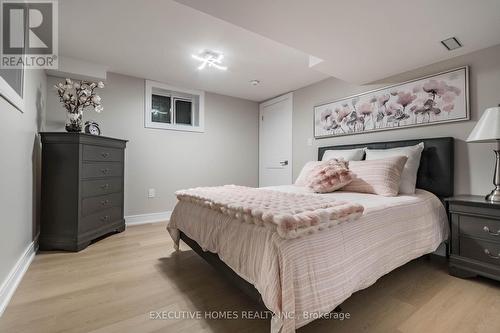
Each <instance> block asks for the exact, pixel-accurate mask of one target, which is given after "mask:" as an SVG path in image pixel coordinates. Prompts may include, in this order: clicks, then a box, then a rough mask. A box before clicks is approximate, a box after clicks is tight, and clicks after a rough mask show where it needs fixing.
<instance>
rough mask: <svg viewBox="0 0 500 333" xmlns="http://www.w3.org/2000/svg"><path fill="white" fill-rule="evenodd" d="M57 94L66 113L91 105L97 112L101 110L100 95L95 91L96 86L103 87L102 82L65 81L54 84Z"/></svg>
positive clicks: (80, 110)
mask: <svg viewBox="0 0 500 333" xmlns="http://www.w3.org/2000/svg"><path fill="white" fill-rule="evenodd" d="M54 88H56V89H57V93H58V94H59V99H60V101H61V102H62V103H63V105H64V107H65V108H66V110H67V111H68V113H73V114H78V113H81V112H82V111H83V109H85V108H86V107H89V106H91V107H93V108H94V110H95V111H96V112H97V113H100V112H101V111H102V110H103V107H102V105H101V97H99V95H98V94H97V93H96V92H95V89H96V88H101V89H102V88H104V83H102V82H101V81H99V82H97V83H96V82H89V81H74V82H73V81H72V80H71V79H66V81H65V82H64V83H63V82H60V83H58V84H57V85H55V86H54Z"/></svg>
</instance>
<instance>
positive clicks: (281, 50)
mask: <svg viewBox="0 0 500 333" xmlns="http://www.w3.org/2000/svg"><path fill="white" fill-rule="evenodd" d="M59 13H60V14H59V26H60V29H59V30H60V37H59V46H60V55H61V56H64V57H70V58H75V59H81V60H85V61H88V62H92V63H97V64H103V65H106V66H107V67H108V70H109V71H111V72H116V73H121V74H126V75H131V76H136V77H140V78H146V79H150V80H156V81H161V82H165V83H168V84H171V85H177V86H180V87H186V88H192V89H202V90H206V91H211V92H215V93H220V94H225V95H230V96H236V97H241V98H245V99H249V100H254V101H263V100H266V99H268V98H270V97H274V96H277V95H279V94H281V93H284V92H288V91H292V90H295V89H298V88H300V87H303V86H306V85H309V84H311V83H313V82H317V81H319V80H322V79H324V78H326V77H327V75H325V74H323V73H320V72H318V71H315V70H313V69H310V68H309V66H308V61H309V57H308V55H307V54H305V53H303V52H301V51H298V50H296V49H294V48H291V47H288V46H285V45H283V44H280V43H278V42H275V41H272V40H270V39H269V38H266V37H263V36H260V35H258V34H255V33H253V32H250V31H248V30H245V29H243V28H240V27H237V26H235V25H233V24H230V23H227V22H225V21H223V20H220V19H218V18H215V17H212V16H210V15H207V14H205V13H202V12H200V11H198V10H194V9H192V8H190V7H187V6H184V5H182V4H179V3H176V2H173V1H163V0H143V1H123V0H106V1H102V0H86V1H81V0H64V1H59ZM205 48H208V49H213V50H217V51H221V52H223V53H224V55H225V58H224V65H227V66H228V70H227V71H219V70H217V69H214V68H208V69H205V70H202V71H200V70H198V69H197V67H198V65H199V63H198V62H197V61H196V60H194V59H193V58H192V57H191V55H192V54H194V53H198V52H200V51H202V50H203V49H205ZM254 79H256V80H259V81H260V82H261V83H260V84H259V85H258V86H252V85H251V84H250V82H249V81H251V80H254Z"/></svg>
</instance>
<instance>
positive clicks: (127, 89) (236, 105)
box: [46, 73, 258, 215]
mask: <svg viewBox="0 0 500 333" xmlns="http://www.w3.org/2000/svg"><path fill="white" fill-rule="evenodd" d="M61 80H62V79H60V78H56V77H50V76H49V77H48V79H47V81H48V83H47V85H48V92H47V122H46V127H47V130H54V131H62V130H64V121H65V111H64V109H63V108H62V106H61V104H60V103H59V100H58V98H57V96H56V92H55V89H53V88H52V87H53V86H54V85H55V84H56V83H57V82H59V81H61ZM99 93H100V96H101V97H102V100H103V106H104V111H103V112H102V113H101V114H97V113H95V112H94V111H91V110H87V111H86V113H85V114H84V121H85V120H90V119H92V120H95V121H97V122H98V123H99V125H100V126H101V131H102V132H103V135H106V136H111V137H117V138H122V139H126V140H129V142H128V145H127V149H126V162H125V163H126V164H125V215H136V214H148V213H155V212H162V211H168V210H171V209H172V208H173V206H174V204H175V202H176V199H175V196H174V192H175V191H176V190H178V189H182V188H188V187H194V186H207V185H221V184H239V185H247V186H257V183H258V104H257V103H255V102H251V101H247V100H243V99H239V98H234V97H228V96H223V95H217V94H213V93H206V94H205V132H204V133H195V132H180V131H170V130H161V129H150V128H144V80H143V79H138V78H134V77H130V76H124V75H119V74H114V73H108V79H107V82H106V87H105V88H104V89H103V90H100V92H99ZM148 188H155V189H156V198H154V199H148V198H147V192H148Z"/></svg>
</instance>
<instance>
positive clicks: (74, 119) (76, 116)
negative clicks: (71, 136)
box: [66, 109, 83, 132]
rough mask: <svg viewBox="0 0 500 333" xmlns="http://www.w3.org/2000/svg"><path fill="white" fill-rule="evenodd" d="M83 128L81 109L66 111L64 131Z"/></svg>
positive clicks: (77, 130) (75, 130)
mask: <svg viewBox="0 0 500 333" xmlns="http://www.w3.org/2000/svg"><path fill="white" fill-rule="evenodd" d="M82 128H83V110H81V109H79V110H77V111H76V112H66V131H68V132H81V131H82Z"/></svg>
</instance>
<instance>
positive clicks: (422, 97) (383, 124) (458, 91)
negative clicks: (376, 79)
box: [314, 67, 469, 138]
mask: <svg viewBox="0 0 500 333" xmlns="http://www.w3.org/2000/svg"><path fill="white" fill-rule="evenodd" d="M468 76H469V75H468V67H462V68H458V69H454V70H450V71H447V72H443V73H439V74H436V75H432V76H428V77H425V78H420V79H416V80H412V81H409V82H405V83H401V84H398V85H394V86H390V87H385V88H381V89H377V90H374V91H369V92H366V93H362V94H359V95H355V96H351V97H346V98H342V99H340V100H337V101H334V102H330V103H325V104H321V105H317V106H315V107H314V137H315V138H324V137H332V136H340V135H351V134H360V133H366V132H371V131H380V130H388V129H397V128H404V127H410V126H424V125H431V124H438V123H444V122H451V121H460V120H468V119H469V107H468V103H469V96H468V94H469V91H468Z"/></svg>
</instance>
